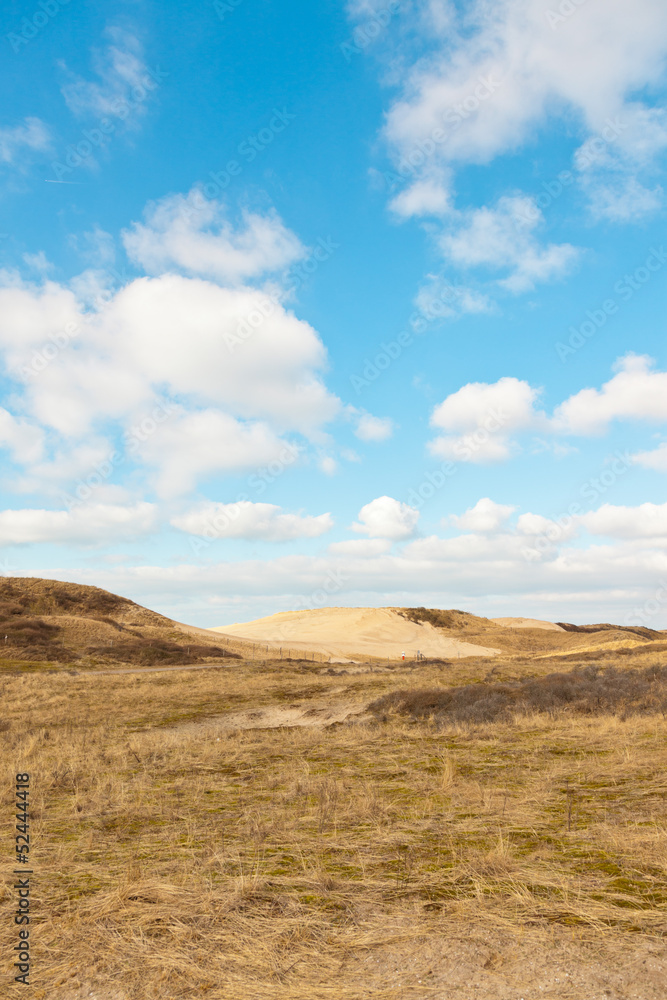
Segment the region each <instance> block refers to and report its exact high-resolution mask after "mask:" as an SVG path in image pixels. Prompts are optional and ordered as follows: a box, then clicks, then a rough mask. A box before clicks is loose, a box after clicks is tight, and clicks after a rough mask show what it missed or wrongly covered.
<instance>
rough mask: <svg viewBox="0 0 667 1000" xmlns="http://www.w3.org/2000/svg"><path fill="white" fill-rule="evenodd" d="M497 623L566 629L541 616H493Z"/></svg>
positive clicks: (511, 626) (553, 630)
mask: <svg viewBox="0 0 667 1000" xmlns="http://www.w3.org/2000/svg"><path fill="white" fill-rule="evenodd" d="M490 620H491V621H492V622H495V623H496V625H504V626H505V627H506V628H543V629H546V631H547V632H564V631H565V629H564V628H561V627H560V625H556V624H555V622H543V621H542V620H541V619H539V618H491V619H490Z"/></svg>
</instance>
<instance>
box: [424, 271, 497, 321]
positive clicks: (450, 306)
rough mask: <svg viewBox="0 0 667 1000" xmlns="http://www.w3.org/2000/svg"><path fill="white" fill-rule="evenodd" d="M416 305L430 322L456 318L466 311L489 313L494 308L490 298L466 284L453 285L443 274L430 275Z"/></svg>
mask: <svg viewBox="0 0 667 1000" xmlns="http://www.w3.org/2000/svg"><path fill="white" fill-rule="evenodd" d="M415 305H416V306H417V309H418V310H419V312H420V313H421V314H422V316H423V317H424V319H425V320H426V321H428V322H433V321H436V320H442V319H455V318H456V317H457V316H461V315H463V314H465V313H473V314H475V313H488V312H491V311H492V309H493V304H492V303H491V302H490V300H489V298H488V297H487V296H486V295H484V294H482V293H481V292H478V291H476V290H475V289H474V288H468V287H466V286H465V285H453V284H452V283H451V282H450V281H448V280H446V279H445V278H444V277H443V276H442V275H434V274H430V275H428V281H427V283H426V284H424V285H422V287H421V288H420V289H419V292H418V293H417V296H416V298H415Z"/></svg>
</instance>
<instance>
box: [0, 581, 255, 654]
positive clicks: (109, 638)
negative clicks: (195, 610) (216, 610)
mask: <svg viewBox="0 0 667 1000" xmlns="http://www.w3.org/2000/svg"><path fill="white" fill-rule="evenodd" d="M229 656H233V657H239V656H240V654H239V653H238V652H236V651H235V645H234V643H230V642H228V641H226V640H224V639H223V638H222V637H218V636H210V635H209V634H208V633H207V632H206V631H205V630H204V629H195V628H193V627H191V626H184V625H181V624H179V623H178V622H174V621H171V619H169V618H165V617H164V615H160V614H157V613H156V612H155V611H150V610H149V609H148V608H143V607H141V605H139V604H135V603H134V601H130V600H128V599H127V598H126V597H119V596H118V595H117V594H111V593H109V592H108V591H106V590H101V589H100V588H99V587H88V586H82V585H81V584H76V583H62V582H60V581H58V580H42V579H38V578H31V577H5V578H3V579H0V657H1V658H2V660H3V661H4V662H5V664H8V663H13V662H15V663H18V664H19V665H20V664H26V663H40V662H47V663H73V664H76V665H79V666H81V667H95V666H102V665H113V664H138V665H145V666H151V665H159V664H190V663H202V662H206V661H210V660H212V659H220V658H221V657H229Z"/></svg>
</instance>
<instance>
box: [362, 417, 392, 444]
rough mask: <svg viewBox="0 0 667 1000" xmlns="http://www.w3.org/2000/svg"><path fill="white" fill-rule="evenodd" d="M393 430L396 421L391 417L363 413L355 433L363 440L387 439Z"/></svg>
mask: <svg viewBox="0 0 667 1000" xmlns="http://www.w3.org/2000/svg"><path fill="white" fill-rule="evenodd" d="M393 432H394V422H393V420H391V419H390V418H389V417H374V416H372V414H370V413H362V415H361V416H360V417H359V422H358V424H357V429H356V430H355V432H354V433H355V434H356V436H357V437H358V438H359V439H360V440H361V441H387V440H388V439H389V438H390V437H391V435H392V434H393Z"/></svg>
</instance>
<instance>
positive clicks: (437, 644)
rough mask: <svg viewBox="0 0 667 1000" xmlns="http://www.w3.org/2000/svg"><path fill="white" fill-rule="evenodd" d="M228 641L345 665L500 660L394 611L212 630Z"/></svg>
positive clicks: (315, 614)
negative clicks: (420, 658) (384, 661)
mask: <svg viewBox="0 0 667 1000" xmlns="http://www.w3.org/2000/svg"><path fill="white" fill-rule="evenodd" d="M211 631H212V632H222V633H224V634H225V635H229V636H234V637H236V638H240V639H246V640H248V641H249V642H255V643H263V644H264V645H265V646H266V645H268V646H269V651H270V652H271V651H275V650H278V649H279V648H281V647H282V650H283V656H285V655H286V651H287V650H288V649H289V650H292V651H293V652H294V653H295V654H299V653H302V652H305V651H309V652H316V653H321V654H325V655H328V656H330V657H331V658H332V659H334V660H339V661H344V660H348V659H355V658H358V657H362V658H368V657H382V658H386V659H400V658H401V656H402V655H403V653H405V656H406V659H410V660H412V659H415V658H416V656H417V653H418V652H421V654H422V655H423V656H428V657H460V656H495V655H496V654H497V653H499V652H500V650H499V649H496V648H494V647H491V646H480V645H476V644H475V643H471V642H465V641H463V640H461V639H456V638H454V637H451V636H448V635H447V633H446V632H444V631H443V630H442V629H436V628H434V627H433V626H432V625H431V624H430V623H429V622H419V623H418V622H412V621H408V619H406V618H404V617H403V616H402V615H400V614H399V613H398V612H397V611H395V610H394V609H393V608H318V609H317V610H315V611H283V612H281V613H280V614H277V615H270V616H269V617H268V618H258V619H257V620H256V621H252V622H241V623H237V624H235V625H221V626H218V627H216V628H213V629H211Z"/></svg>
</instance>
